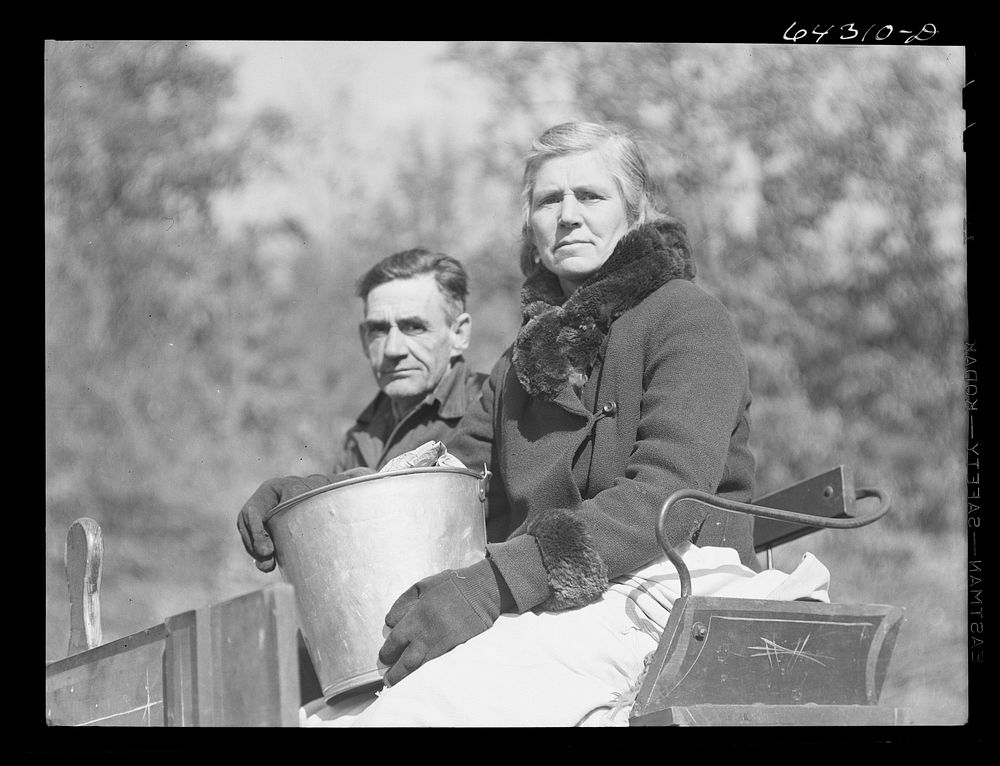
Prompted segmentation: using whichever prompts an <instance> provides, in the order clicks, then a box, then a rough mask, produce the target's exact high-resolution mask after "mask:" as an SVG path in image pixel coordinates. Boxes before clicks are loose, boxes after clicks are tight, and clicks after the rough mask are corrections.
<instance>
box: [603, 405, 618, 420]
mask: <svg viewBox="0 0 1000 766" xmlns="http://www.w3.org/2000/svg"><path fill="white" fill-rule="evenodd" d="M601 412H603V413H604V414H605V415H607V416H608V417H614V416H615V413H616V412H618V402H608V403H607V404H605V405H604V406H603V407H602V408H601Z"/></svg>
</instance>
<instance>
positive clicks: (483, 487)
mask: <svg viewBox="0 0 1000 766" xmlns="http://www.w3.org/2000/svg"><path fill="white" fill-rule="evenodd" d="M492 475H493V474H492V473H490V469H489V468H487V467H486V463H483V475H482V476H480V477H479V502H480V503H485V502H486V493H487V492H489V490H490V477H491V476H492Z"/></svg>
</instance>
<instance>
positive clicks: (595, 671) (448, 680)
mask: <svg viewBox="0 0 1000 766" xmlns="http://www.w3.org/2000/svg"><path fill="white" fill-rule="evenodd" d="M682 558H683V559H684V563H685V564H686V565H687V567H688V569H689V570H690V574H691V590H692V594H693V595H696V596H719V597H726V598H754V599H774V600H784V601H790V600H794V599H798V598H810V599H815V600H818V601H824V602H829V595H828V591H829V585H830V573H829V571H828V570H827V568H826V567H825V566H824V565H823V564H822V563H820V561H819V560H818V559H816V557H815V556H813V555H812V554H810V553H807V554H805V555H804V556H803V557H802V560H801V562H800V563H799V565H798V566H797V567H796V568H795V570H794V571H792V572H791V573H785V572H781V571H778V570H775V569H770V570H765V571H764V572H754V571H753V570H752V569H750V568H749V567H746V566H744V565H743V564H741V563H740V560H739V556H738V555H737V553H736V551H735V550H733V549H732V548H714V547H704V548H699V547H697V546H695V545H691V546H689V547H688V548H687V550H685V551H684V552H683V554H682ZM679 596H680V579H679V577H678V575H677V570H676V569H675V568H674V566H673V564H671V563H670V561H669V560H668V559H667V558H666V556H664V557H663V558H662V559H659V560H657V561H654V562H653V563H651V564H649V565H647V566H645V567H643V568H641V569H639V570H637V571H635V572H632V573H631V574H628V575H623V576H622V577H619V578H616V579H615V580H612V581H611V583H610V587H609V588H608V590H607V591H606V592H605V594H604V595H603V596H602V597H601V599H599V600H598V601H596V602H594V603H593V604H588V605H587V606H583V607H579V608H577V609H570V610H567V611H563V612H543V611H529V612H525V613H524V614H519V615H515V614H504V615H501V616H500V618H499V619H498V620H497V621H496V622H495V623H494V625H493V627H491V628H490V629H489V630H487V631H485V632H484V633H481V634H479V635H478V636H475V637H474V638H472V639H470V640H469V641H466V642H465V643H464V644H461V645H459V646H456V647H455V648H454V649H452V650H451V651H450V652H448V653H447V654H444V655H442V656H440V657H437V658H435V659H433V660H431V661H430V662H428V663H426V664H425V665H423V666H421V667H420V668H418V669H417V670H416V671H414V672H413V673H411V674H410V675H408V676H407V677H406V678H404V679H403V680H402V681H400V682H399V683H397V684H395V685H394V686H392V687H391V688H383V689H381V690H379V691H364V692H360V693H356V694H354V695H348V696H346V697H344V698H342V699H338V700H336V701H335V702H334V703H333V704H327V703H326V702H325V701H324V700H322V699H320V700H316V701H314V702H312V703H310V704H308V705H306V706H305V707H303V708H302V709H301V710H300V713H299V720H300V723H301V724H302V725H304V726H484V727H485V726H627V725H628V712H629V708H630V707H631V704H630V703H631V699H632V698H633V697H634V694H635V692H636V688H635V686H636V682H637V679H639V678H640V676H641V674H642V672H643V669H644V667H645V662H646V658H647V656H648V655H649V654H650V653H651V652H653V651H655V650H656V647H657V644H658V643H659V640H660V636H661V635H662V633H663V629H664V627H665V626H666V623H667V618H668V617H669V616H670V610H671V607H672V606H673V603H674V600H675V599H676V598H678V597H679Z"/></svg>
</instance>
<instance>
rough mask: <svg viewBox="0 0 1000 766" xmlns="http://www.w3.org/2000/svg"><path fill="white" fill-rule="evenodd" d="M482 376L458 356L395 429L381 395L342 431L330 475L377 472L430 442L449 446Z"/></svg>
mask: <svg viewBox="0 0 1000 766" xmlns="http://www.w3.org/2000/svg"><path fill="white" fill-rule="evenodd" d="M487 377H488V376H487V375H486V374H485V373H481V372H475V371H474V370H472V369H471V368H470V367H469V366H468V365H467V364H466V362H465V360H464V359H462V358H461V357H459V359H458V360H457V361H455V362H454V363H453V364H452V365H451V367H450V368H449V369H448V371H447V372H446V373H445V374H444V377H442V378H441V380H440V382H439V383H438V384H437V386H436V387H435V388H434V390H433V391H432V392H431V393H429V394H428V395H427V396H426V397H425V398H424V400H423V401H422V402H421V403H420V404H419V405H418V406H417V407H415V408H414V409H412V410H411V411H410V412H409V413H408V414H407V415H406V416H405V417H404V418H403V419H402V420H401V421H400V422H399V423H398V424H394V423H393V415H392V406H391V401H390V399H389V397H388V396H386V395H385V394H384V393H383V392H381V391H380V392H379V393H378V395H377V396H376V397H375V399H374V400H372V402H371V403H370V404H369V405H368V406H367V407H365V409H364V410H363V411H362V412H361V414H360V415H359V416H358V419H357V422H355V424H354V425H353V426H351V428H350V429H349V430H348V431H347V434H346V435H345V437H344V442H343V446H342V447H341V450H340V454H339V455H338V456H337V458H336V459H335V460H334V463H333V472H332V474H331V475H333V476H336V475H337V474H339V473H343V472H344V471H347V470H350V469H352V468H362V467H363V468H371V469H372V470H375V471H377V470H379V469H380V468H381V467H382V466H383V465H385V463H386V462H387V461H388V460H391V459H392V458H394V457H396V456H397V455H402V454H403V453H404V452H409V451H410V450H412V449H415V448H416V447H419V446H420V445H421V444H424V443H426V442H429V441H440V442H443V443H444V445H445V446H446V447H447V446H449V441H450V440H451V434H452V432H453V431H454V429H455V427H456V426H457V425H458V422H459V421H460V420H461V419H462V416H463V415H464V414H465V412H466V410H467V409H468V406H469V404H470V403H471V402H473V401H474V400H475V399H476V397H477V396H478V395H479V389H480V388H481V387H482V385H483V382H484V381H485V380H486V378H487Z"/></svg>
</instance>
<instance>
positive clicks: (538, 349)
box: [512, 217, 695, 401]
mask: <svg viewBox="0 0 1000 766" xmlns="http://www.w3.org/2000/svg"><path fill="white" fill-rule="evenodd" d="M694 273H695V268H694V263H693V262H692V260H691V248H690V245H689V244H688V241H687V234H686V232H685V229H684V224H682V223H681V222H680V221H678V220H677V219H674V218H670V217H665V218H663V219H661V220H658V221H656V222H653V223H647V224H643V225H641V226H638V227H636V228H635V229H633V230H632V231H630V232H628V233H627V234H625V236H623V237H622V238H621V240H619V242H618V244H617V246H616V247H615V249H614V252H613V253H612V254H611V257H609V258H608V260H607V261H605V263H604V265H603V266H601V268H600V269H598V270H597V271H596V272H595V273H594V274H593V275H591V277H590V278H589V279H588V280H587V281H586V282H584V283H583V284H582V285H580V287H578V288H577V290H576V291H575V292H574V293H573V294H572V295H571V296H569V298H567V297H566V296H564V295H563V292H562V288H561V287H560V286H559V280H558V279H557V278H556V276H555V275H554V274H552V273H551V272H549V271H547V270H545V269H544V268H538V269H537V270H536V271H535V272H534V273H533V274H531V276H529V277H528V278H527V279H526V280H525V282H524V286H523V287H522V288H521V329H520V330H519V331H518V334H517V340H516V341H515V343H514V353H513V358H512V362H513V365H514V370H515V372H516V373H517V378H518V380H519V381H521V385H522V386H524V389H525V391H527V392H528V393H529V394H531V395H532V396H537V397H539V398H541V399H545V400H548V401H551V400H553V399H555V398H556V396H557V395H558V394H559V392H560V391H561V390H562V389H563V388H564V387H565V386H566V384H567V382H568V383H569V384H571V385H572V386H573V387H574V388H575V389H576V390H577V392H579V391H580V390H581V389H582V388H583V384H584V383H586V381H587V376H588V375H589V374H590V372H591V370H592V369H593V366H594V363H595V362H596V361H597V357H598V355H599V354H600V352H601V347H602V346H603V343H604V339H605V338H606V337H607V334H608V331H609V329H610V328H611V323H612V322H614V321H615V320H616V319H617V318H618V317H620V316H621V315H622V314H624V313H625V312H626V311H628V310H629V309H630V308H633V307H634V306H637V305H638V304H639V303H641V302H642V301H643V299H644V298H646V296H648V295H649V294H650V293H652V292H653V291H655V290H657V289H658V288H660V287H661V286H663V285H664V284H666V283H667V282H669V281H670V280H672V279H688V280H693V279H694Z"/></svg>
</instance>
